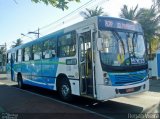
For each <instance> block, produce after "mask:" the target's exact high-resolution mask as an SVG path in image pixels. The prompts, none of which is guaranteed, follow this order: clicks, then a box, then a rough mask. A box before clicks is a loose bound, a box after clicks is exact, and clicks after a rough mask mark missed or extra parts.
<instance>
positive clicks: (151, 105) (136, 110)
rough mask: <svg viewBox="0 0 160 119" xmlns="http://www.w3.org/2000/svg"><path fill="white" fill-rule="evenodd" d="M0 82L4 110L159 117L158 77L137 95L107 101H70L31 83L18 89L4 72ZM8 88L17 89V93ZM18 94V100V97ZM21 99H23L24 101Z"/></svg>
mask: <svg viewBox="0 0 160 119" xmlns="http://www.w3.org/2000/svg"><path fill="white" fill-rule="evenodd" d="M0 82H1V83H3V85H2V84H1V85H0V97H1V96H2V95H3V98H2V97H1V98H0V106H1V107H0V112H3V111H6V110H7V112H10V113H20V114H23V115H25V116H28V115H32V117H33V116H35V117H36V116H37V115H39V114H40V115H41V116H42V117H43V116H46V115H50V116H51V117H54V116H56V118H65V119H66V118H67V119H72V118H75V117H76V119H78V118H81V119H82V118H87V119H88V118H92V119H94V118H96V119H99V118H107V119H108V118H110V119H127V118H136V117H138V116H139V118H147V117H143V116H144V115H145V114H148V115H145V116H148V118H149V119H150V118H151V117H153V118H157V119H158V118H159V117H158V116H159V115H157V113H160V81H157V80H151V83H150V87H151V88H150V91H148V92H145V93H141V94H138V95H134V96H128V97H120V98H115V99H112V100H109V101H106V102H99V101H96V100H91V99H87V98H82V97H75V99H74V101H72V102H71V103H65V102H63V101H61V100H60V98H59V97H58V95H57V93H56V92H54V91H50V90H45V89H41V88H37V87H31V86H27V87H26V88H25V89H24V90H21V89H18V88H17V86H16V83H15V82H10V81H9V80H6V79H5V76H3V75H0ZM4 84H5V85H4ZM7 89H8V91H7ZM9 90H12V91H13V90H16V93H17V94H18V96H19V97H16V96H15V95H14V93H15V92H12V91H9ZM4 91H5V92H4ZM17 91H18V92H17ZM28 95H29V96H28ZM34 97H36V100H35V99H34ZM17 98H18V100H20V101H17ZM23 99H24V100H25V99H26V100H25V102H24V100H23ZM3 101H5V102H6V103H4V102H3ZM24 103H25V104H24ZM6 105H7V106H6ZM4 107H5V110H4ZM13 107H14V108H13ZM22 107H23V108H22ZM142 113H143V115H141V114H142ZM64 115H66V116H64ZM67 116H68V117H67Z"/></svg>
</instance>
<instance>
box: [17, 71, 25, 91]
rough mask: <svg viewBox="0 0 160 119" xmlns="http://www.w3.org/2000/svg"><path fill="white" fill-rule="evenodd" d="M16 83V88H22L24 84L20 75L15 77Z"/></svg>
mask: <svg viewBox="0 0 160 119" xmlns="http://www.w3.org/2000/svg"><path fill="white" fill-rule="evenodd" d="M17 82H18V87H19V88H21V89H22V88H24V84H23V79H22V76H21V74H18V76H17Z"/></svg>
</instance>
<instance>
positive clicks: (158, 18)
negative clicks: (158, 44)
mask: <svg viewBox="0 0 160 119" xmlns="http://www.w3.org/2000/svg"><path fill="white" fill-rule="evenodd" d="M139 12H141V15H140V16H139V17H138V19H137V20H138V22H139V23H140V24H141V25H142V28H143V30H144V37H145V39H146V40H147V42H148V43H149V51H150V53H149V54H152V50H151V49H152V48H151V42H152V40H154V37H156V36H157V31H158V30H159V29H160V26H159V23H160V15H158V13H157V11H156V9H155V8H154V7H151V8H150V9H144V8H142V9H140V11H139Z"/></svg>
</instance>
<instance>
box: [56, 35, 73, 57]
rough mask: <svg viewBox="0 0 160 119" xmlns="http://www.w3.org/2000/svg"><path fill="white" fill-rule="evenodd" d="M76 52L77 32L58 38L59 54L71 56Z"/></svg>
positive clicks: (60, 55)
mask: <svg viewBox="0 0 160 119" xmlns="http://www.w3.org/2000/svg"><path fill="white" fill-rule="evenodd" d="M75 54H76V32H71V33H68V34H65V35H63V36H60V37H59V38H58V56H59V57H71V56H74V55H75Z"/></svg>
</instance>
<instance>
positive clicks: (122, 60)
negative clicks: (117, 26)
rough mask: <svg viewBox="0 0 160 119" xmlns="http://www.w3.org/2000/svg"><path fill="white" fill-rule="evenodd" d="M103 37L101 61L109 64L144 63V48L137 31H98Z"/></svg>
mask: <svg viewBox="0 0 160 119" xmlns="http://www.w3.org/2000/svg"><path fill="white" fill-rule="evenodd" d="M100 36H101V37H102V39H103V50H102V51H101V52H100V55H101V61H102V63H103V64H104V65H110V66H133V65H134V66H136V65H144V64H146V50H145V43H144V38H143V35H142V34H139V33H137V32H124V31H123V32H122V31H121V32H119V31H100Z"/></svg>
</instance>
